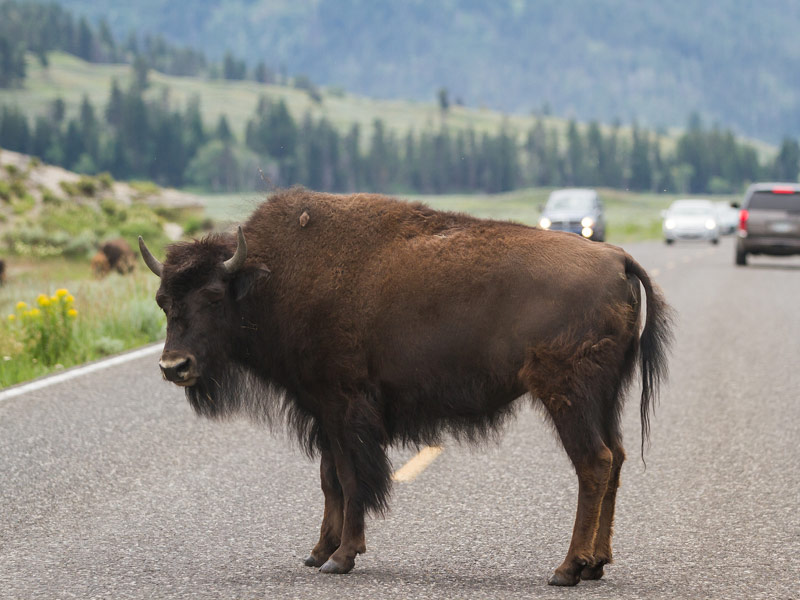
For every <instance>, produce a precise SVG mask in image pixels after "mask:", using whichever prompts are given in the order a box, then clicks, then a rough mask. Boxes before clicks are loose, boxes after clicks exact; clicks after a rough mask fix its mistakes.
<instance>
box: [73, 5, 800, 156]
mask: <svg viewBox="0 0 800 600" xmlns="http://www.w3.org/2000/svg"><path fill="white" fill-rule="evenodd" d="M60 3H61V4H62V5H64V6H65V7H68V8H71V9H74V10H75V11H77V12H78V13H80V14H85V15H89V16H90V17H92V18H95V19H96V18H99V17H101V16H102V17H105V18H106V19H108V21H109V22H110V24H111V26H112V29H114V31H115V32H116V33H117V34H118V35H121V36H124V35H127V34H128V32H129V31H130V30H132V29H135V30H138V31H139V32H142V33H144V32H160V33H162V34H164V35H165V36H166V37H167V38H168V39H170V40H172V41H174V42H177V43H184V44H188V45H191V46H193V47H196V48H202V49H203V50H204V51H205V52H208V53H209V54H210V55H211V56H216V57H220V56H221V55H222V54H223V53H224V52H225V51H226V50H228V49H230V50H231V51H232V52H233V53H234V54H236V55H238V56H242V57H245V58H247V59H248V61H250V63H251V64H254V63H255V62H256V61H259V60H265V61H267V63H268V64H270V65H272V66H274V67H276V68H279V67H282V68H285V69H286V70H287V71H288V73H290V74H298V73H304V74H307V75H309V76H310V77H311V78H312V79H313V80H314V81H316V82H318V83H321V84H324V85H338V86H341V87H343V88H345V89H348V90H352V91H353V92H355V93H358V94H365V95H369V96H372V97H377V98H394V99H407V98H410V99H415V100H418V101H421V100H428V101H430V100H432V99H433V98H434V96H435V94H436V90H437V89H439V88H440V87H441V86H445V87H447V88H448V89H449V90H450V92H451V96H452V97H453V98H461V99H463V101H464V102H465V103H466V104H467V105H470V106H482V105H485V106H489V107H493V108H497V109H501V110H504V111H510V112H517V113H528V112H530V111H531V110H532V109H537V108H539V107H541V106H543V105H544V104H549V106H550V107H551V108H552V111H553V113H554V114H556V115H559V116H562V117H570V116H574V117H576V118H578V119H579V120H584V121H586V120H591V119H599V120H601V121H604V122H611V121H612V120H613V119H615V118H620V119H621V120H622V121H624V122H629V121H630V120H632V119H634V118H636V119H638V121H639V123H640V124H641V125H644V126H647V127H672V126H683V125H684V124H685V123H686V118H687V115H688V114H689V113H690V112H691V111H695V110H696V111H699V112H700V113H701V114H702V115H703V116H704V118H705V120H706V121H707V122H712V123H713V122H718V123H720V124H721V125H722V126H725V127H728V126H731V127H734V128H735V129H736V130H737V131H739V132H741V133H744V134H747V135H749V136H752V137H756V138H760V139H765V140H768V141H771V142H775V141H778V140H779V139H780V138H781V137H783V136H785V135H790V136H797V135H800V112H798V111H797V110H796V107H797V105H798V104H799V103H800V79H798V78H797V77H796V72H795V71H796V64H797V62H798V59H800V46H798V44H797V43H796V32H797V31H798V29H799V28H800V4H798V3H796V2H792V1H791V0H761V1H759V2H756V1H755V0H731V1H728V2H725V3H697V2H693V1H691V0H676V1H675V2H670V3H661V4H653V3H649V2H647V3H643V2H639V1H638V0H601V1H596V0H575V1H573V2H558V1H556V0H539V1H536V2H531V1H526V0H514V1H510V2H502V3H501V2H486V3H480V2H479V3H475V2H472V1H471V0H451V1H449V2H425V1H424V0H407V1H405V2H392V3H389V2H364V1H363V0H297V1H295V2H285V1H280V2H276V1H274V0H203V1H201V2H192V3H183V4H180V5H177V4H175V3H171V2H168V1H167V0H143V1H142V2H137V3H128V4H120V3H118V2H112V1H111V0H93V1H92V2H88V1H87V0H61V2H60Z"/></svg>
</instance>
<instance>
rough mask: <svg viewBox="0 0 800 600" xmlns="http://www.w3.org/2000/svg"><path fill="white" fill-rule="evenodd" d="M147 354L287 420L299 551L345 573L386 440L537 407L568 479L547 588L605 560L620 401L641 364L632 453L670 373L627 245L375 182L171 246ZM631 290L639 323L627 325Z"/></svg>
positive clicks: (658, 307)
mask: <svg viewBox="0 0 800 600" xmlns="http://www.w3.org/2000/svg"><path fill="white" fill-rule="evenodd" d="M139 247H140V249H141V252H142V256H143V257H144V260H145V262H146V264H147V265H148V267H149V268H150V270H152V271H153V272H154V273H155V274H156V275H158V276H159V277H160V278H161V283H160V287H159V289H158V291H157V293H156V301H157V302H158V304H159V306H160V307H161V308H162V309H163V310H164V312H165V313H166V316H167V339H166V342H165V345H164V351H163V354H162V356H161V358H160V361H159V365H160V368H161V371H162V373H163V377H164V378H165V379H167V380H169V381H171V382H173V383H175V384H177V385H179V386H182V387H183V388H184V389H185V393H186V397H187V399H188V401H189V403H190V404H191V406H192V407H193V408H194V410H195V411H196V412H197V413H198V414H200V415H203V416H206V417H217V418H220V417H227V416H230V415H235V414H244V415H247V416H249V417H251V418H253V419H255V420H257V421H268V420H270V419H271V418H272V417H273V416H276V415H280V416H283V417H285V419H286V420H287V421H288V423H289V424H290V426H291V427H292V428H293V429H294V430H295V431H296V433H297V435H298V436H299V438H300V440H301V441H302V442H303V444H304V447H305V448H306V449H307V451H308V452H309V454H312V455H319V457H320V474H321V484H322V491H323V494H324V498H325V508H324V513H323V517H322V526H321V529H320V535H319V541H318V542H317V544H316V545H315V546H314V548H313V549H312V550H311V553H310V555H309V556H308V558H307V559H306V560H305V564H306V565H308V566H312V567H319V568H320V571H322V572H323V573H347V572H349V571H350V570H351V569H352V568H353V566H354V564H355V558H356V555H357V554H361V553H363V552H365V551H366V544H365V537H364V518H365V514H366V513H368V512H373V513H374V512H377V513H381V512H382V511H384V510H385V509H386V508H387V501H388V494H389V489H390V483H391V469H390V463H389V460H388V458H387V447H389V446H391V445H393V444H400V445H412V446H419V445H423V444H438V443H440V440H441V439H442V437H443V436H445V435H452V436H455V437H456V438H459V439H465V440H467V441H474V440H479V439H481V438H485V437H487V436H491V435H492V434H493V433H495V432H496V431H497V430H498V428H499V427H500V426H501V425H502V423H503V422H504V421H505V420H506V419H507V417H509V416H511V415H512V413H513V412H514V409H515V407H517V406H518V405H519V404H521V403H523V402H533V403H536V404H539V405H541V406H543V408H544V412H545V413H546V414H547V415H548V416H549V419H550V420H551V421H552V424H553V426H554V428H555V430H556V432H557V433H558V436H559V437H560V440H561V442H562V444H563V446H564V449H565V450H566V453H567V455H568V456H569V458H570V459H571V461H572V463H573V465H574V467H575V470H576V472H577V476H578V481H579V491H578V508H577V515H576V518H575V526H574V530H573V536H572V542H571V544H570V546H569V550H568V552H567V556H566V558H565V560H564V562H563V563H562V564H561V566H559V567H558V568H557V569H556V570H555V573H554V574H553V575H552V577H551V578H550V581H549V582H550V583H551V584H554V585H575V584H577V583H578V582H579V580H580V579H581V578H582V579H599V578H600V577H602V575H603V567H604V565H606V564H607V563H609V562H610V561H611V558H612V554H611V534H612V524H613V519H614V504H615V497H616V492H617V486H618V484H619V476H620V468H621V467H622V463H623V460H624V459H625V452H624V450H623V446H622V441H621V435H620V412H621V410H622V405H623V399H624V396H625V392H626V389H627V388H628V386H629V384H630V383H631V381H632V380H633V375H634V371H635V370H636V365H637V363H638V365H639V370H640V373H641V377H642V395H641V402H640V412H641V423H642V448H644V444H645V440H646V438H647V435H648V431H649V416H650V413H651V409H652V406H653V401H654V397H655V395H656V393H657V389H658V386H659V383H660V381H661V380H662V379H663V378H664V376H665V375H666V368H667V366H666V352H667V349H668V345H669V341H670V335H671V334H670V329H671V324H670V309H669V307H668V305H667V304H666V302H665V300H664V298H663V296H662V294H661V292H660V291H659V289H658V288H657V286H655V285H654V284H653V283H652V282H651V280H650V278H649V277H648V276H647V274H646V272H645V271H644V269H643V268H642V267H641V266H640V265H639V264H638V263H637V262H636V261H635V260H634V259H633V258H631V257H630V256H629V255H628V254H627V253H626V252H624V251H623V250H622V249H620V248H617V247H615V246H611V245H608V244H604V243H595V242H589V241H587V240H584V239H582V238H581V237H580V236H576V235H574V234H571V233H563V232H554V231H544V230H540V229H536V228H531V227H527V226H524V225H520V224H516V223H510V222H498V221H490V220H482V219H478V218H474V217H471V216H467V215H463V214H456V213H450V212H439V211H436V210H432V209H431V208H429V207H427V206H425V205H423V204H418V203H406V202H401V201H397V200H393V199H390V198H386V197H383V196H379V195H368V194H358V195H350V196H339V195H331V194H323V193H315V192H311V191H307V190H305V189H302V188H292V189H290V190H284V191H280V192H277V193H275V194H274V195H273V196H272V197H271V198H269V199H268V200H267V201H265V202H264V203H263V204H261V205H260V206H259V207H258V208H257V209H256V210H255V212H254V213H253V214H252V215H251V216H250V218H249V219H248V220H247V222H246V223H244V225H243V226H240V227H239V229H238V234H236V235H231V234H215V235H209V236H207V237H205V238H204V239H201V240H195V241H192V242H183V243H176V244H172V245H170V246H169V247H168V248H167V252H166V258H165V261H164V262H163V263H161V262H159V261H158V260H157V259H156V258H155V257H154V256H153V255H152V254H151V253H150V252H149V251H148V249H147V247H146V246H145V244H144V242H143V240H142V238H141V237H140V238H139ZM640 284H641V287H643V288H644V291H645V294H646V300H647V304H646V308H647V310H646V315H647V316H646V318H645V319H644V328H643V330H641V335H640V329H641V327H640V325H641V318H642V317H641V315H642V312H643V311H642V306H641V291H640Z"/></svg>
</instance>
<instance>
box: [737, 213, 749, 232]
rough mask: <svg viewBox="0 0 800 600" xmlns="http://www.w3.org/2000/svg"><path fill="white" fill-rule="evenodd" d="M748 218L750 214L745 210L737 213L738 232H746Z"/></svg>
mask: <svg viewBox="0 0 800 600" xmlns="http://www.w3.org/2000/svg"><path fill="white" fill-rule="evenodd" d="M749 218H750V213H749V212H748V211H747V210H740V211H739V230H740V231H747V219H749Z"/></svg>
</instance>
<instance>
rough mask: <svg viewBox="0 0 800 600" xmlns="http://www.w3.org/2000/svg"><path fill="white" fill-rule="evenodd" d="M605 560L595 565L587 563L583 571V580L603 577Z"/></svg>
mask: <svg viewBox="0 0 800 600" xmlns="http://www.w3.org/2000/svg"><path fill="white" fill-rule="evenodd" d="M605 564H606V563H605V562H599V563H597V564H596V565H594V566H591V567H590V566H589V565H586V566H585V567H583V570H582V571H581V579H583V580H593V579H601V578H602V577H603V566H604V565H605Z"/></svg>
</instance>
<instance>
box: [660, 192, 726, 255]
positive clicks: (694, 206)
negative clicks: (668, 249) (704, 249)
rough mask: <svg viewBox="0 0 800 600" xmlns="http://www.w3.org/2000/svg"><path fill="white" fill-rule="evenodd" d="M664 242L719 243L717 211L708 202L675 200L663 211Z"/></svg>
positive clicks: (689, 199) (688, 199)
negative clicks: (699, 241) (700, 241)
mask: <svg viewBox="0 0 800 600" xmlns="http://www.w3.org/2000/svg"><path fill="white" fill-rule="evenodd" d="M663 216H664V224H663V226H662V231H663V232H664V241H665V242H666V243H667V244H671V243H673V242H674V241H675V240H702V241H708V242H711V243H712V244H718V243H719V235H720V233H719V224H718V223H717V211H716V209H715V207H714V205H713V204H712V203H711V202H710V201H709V200H695V199H691V198H687V199H685V200H676V201H675V202H673V203H672V205H671V206H670V207H669V209H667V210H666V211H664V213H663Z"/></svg>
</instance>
